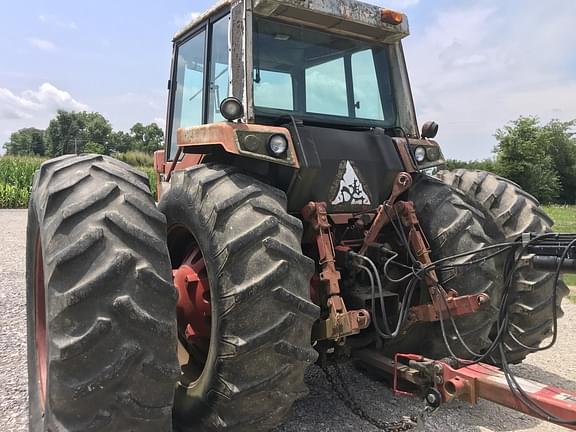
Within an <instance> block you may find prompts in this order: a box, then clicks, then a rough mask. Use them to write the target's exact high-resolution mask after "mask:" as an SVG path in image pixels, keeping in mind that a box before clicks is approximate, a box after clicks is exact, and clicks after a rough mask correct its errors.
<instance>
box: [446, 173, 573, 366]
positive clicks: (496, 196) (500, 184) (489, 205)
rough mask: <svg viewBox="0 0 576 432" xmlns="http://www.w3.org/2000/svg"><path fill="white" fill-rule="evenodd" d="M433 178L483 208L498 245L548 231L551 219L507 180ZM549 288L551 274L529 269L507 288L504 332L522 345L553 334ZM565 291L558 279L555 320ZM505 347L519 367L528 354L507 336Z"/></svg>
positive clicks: (482, 175) (484, 175) (523, 269)
mask: <svg viewBox="0 0 576 432" xmlns="http://www.w3.org/2000/svg"><path fill="white" fill-rule="evenodd" d="M437 177H438V178H439V179H440V180H442V181H443V182H444V183H446V184H448V185H450V186H452V187H454V188H456V189H458V190H459V191H461V192H462V193H464V194H465V195H466V197H467V198H468V199H469V200H471V201H472V202H473V203H474V205H475V206H476V207H478V208H479V209H482V210H483V212H484V213H485V215H486V217H487V218H488V219H489V220H490V221H491V223H490V224H487V225H486V229H487V230H490V232H491V234H492V235H493V236H494V237H495V238H496V239H498V241H516V240H517V239H518V238H519V237H520V236H521V235H522V233H524V232H533V233H536V234H544V233H547V232H551V231H552V225H553V224H554V221H552V219H550V218H549V217H548V215H546V213H544V211H543V210H542V209H541V208H540V204H539V203H538V201H537V200H536V198H534V197H533V196H532V195H530V194H528V193H527V192H525V191H523V190H522V189H521V188H520V187H519V186H518V185H517V184H515V183H513V182H511V181H510V180H507V179H505V178H502V177H499V176H497V175H494V174H491V173H489V172H486V171H476V170H465V169H458V170H455V171H440V172H439V173H438V174H437ZM553 289H554V275H553V274H552V273H546V272H539V271H536V270H533V269H532V268H531V267H530V266H529V265H524V266H523V267H520V268H519V269H518V272H517V275H516V278H515V279H514V283H513V285H512V290H513V291H512V292H513V293H514V295H515V301H514V304H512V305H511V306H510V309H509V320H510V327H509V328H510V330H511V331H512V332H513V333H514V336H515V337H516V338H518V339H519V340H520V341H521V342H522V343H523V344H524V345H526V346H531V347H537V346H539V345H540V344H541V343H542V341H544V339H546V338H547V337H549V336H550V335H551V333H552V306H551V304H550V299H551V298H552V292H553ZM569 292H570V290H569V289H568V287H567V286H566V284H565V283H564V282H563V281H558V292H557V303H556V308H557V313H558V317H561V316H563V315H564V312H563V311H562V308H561V303H562V299H563V298H564V297H565V296H567V295H568V294H569ZM505 349H506V358H507V360H508V361H509V362H510V363H521V362H522V360H524V359H525V358H526V356H527V355H528V354H530V352H531V351H530V350H527V349H525V348H523V347H522V346H520V345H518V344H517V343H516V342H515V341H514V340H513V339H512V338H510V337H508V338H506V340H505ZM496 362H499V361H498V360H497V361H496Z"/></svg>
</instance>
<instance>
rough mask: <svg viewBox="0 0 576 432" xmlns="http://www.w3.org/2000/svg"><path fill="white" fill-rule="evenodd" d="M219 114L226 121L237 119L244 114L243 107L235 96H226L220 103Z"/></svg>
mask: <svg viewBox="0 0 576 432" xmlns="http://www.w3.org/2000/svg"><path fill="white" fill-rule="evenodd" d="M220 114H222V117H224V118H225V119H226V120H228V121H234V120H238V119H239V118H241V117H242V116H243V115H244V107H243V106H242V102H240V101H239V100H238V99H237V98H235V97H227V98H226V99H224V100H223V101H222V102H221V103H220Z"/></svg>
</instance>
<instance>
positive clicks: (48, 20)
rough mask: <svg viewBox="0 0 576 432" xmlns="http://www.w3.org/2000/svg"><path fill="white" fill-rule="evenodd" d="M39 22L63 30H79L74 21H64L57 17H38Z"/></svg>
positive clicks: (48, 15)
mask: <svg viewBox="0 0 576 432" xmlns="http://www.w3.org/2000/svg"><path fill="white" fill-rule="evenodd" d="M38 21H40V22H42V23H44V24H48V25H51V26H53V27H58V28H61V29H66V30H78V25H77V24H76V23H75V22H74V21H72V20H67V19H63V18H60V17H58V16H56V15H50V14H47V15H44V14H42V15H38Z"/></svg>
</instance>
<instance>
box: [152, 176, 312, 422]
mask: <svg viewBox="0 0 576 432" xmlns="http://www.w3.org/2000/svg"><path fill="white" fill-rule="evenodd" d="M159 208H160V210H161V211H162V212H163V213H164V214H165V215H166V219H167V222H168V247H169V250H170V254H171V259H172V267H173V269H178V268H182V267H181V265H183V262H184V261H183V260H185V258H184V257H185V256H186V253H187V252H186V251H187V249H189V248H190V247H193V248H199V250H200V252H201V253H202V255H203V260H204V265H205V268H206V271H207V276H208V282H209V286H210V289H209V291H210V296H209V298H210V301H211V305H212V306H211V332H210V333H209V334H210V340H209V343H208V345H209V349H208V352H207V353H205V354H204V355H205V357H203V358H202V359H201V360H202V361H201V362H199V365H200V367H196V366H195V367H191V365H190V362H191V361H194V362H198V360H197V359H194V360H190V359H192V357H194V356H196V357H198V355H197V354H198V350H195V349H194V347H190V340H191V339H188V338H187V336H186V331H185V330H186V327H187V323H186V322H179V324H178V326H179V335H180V340H181V342H182V345H183V346H187V350H188V352H191V351H190V350H192V355H191V357H190V359H186V360H185V362H186V364H185V365H184V367H183V370H184V371H187V370H194V371H196V372H195V374H194V375H191V376H190V377H188V376H187V374H186V372H185V373H184V376H183V379H182V380H181V383H180V384H179V386H178V389H177V392H176V400H175V410H174V413H175V422H176V427H177V428H178V430H179V431H267V430H270V429H272V428H274V427H275V426H277V425H279V424H280V423H282V422H283V420H284V419H285V418H286V416H287V415H288V413H289V410H290V408H291V406H292V404H293V402H294V401H295V400H296V399H298V398H301V397H302V396H304V395H306V394H307V388H306V385H305V384H304V371H305V370H306V368H307V367H308V366H309V365H310V364H312V363H314V362H315V361H316V358H317V353H316V351H315V350H314V349H313V348H312V346H311V328H312V324H313V323H314V321H315V320H316V319H317V318H318V317H319V308H318V307H317V306H316V305H314V304H313V303H312V302H311V301H310V278H311V276H312V273H313V271H314V262H313V261H312V260H311V259H309V258H307V257H306V256H304V255H303V254H302V252H301V246H300V243H301V236H302V223H301V222H300V221H299V220H298V219H297V218H294V217H292V216H290V215H289V214H288V213H287V212H286V196H285V194H284V193H283V192H281V191H279V190H278V189H275V188H273V187H271V186H269V185H266V184H264V183H261V182H259V181H257V180H255V179H254V178H252V177H250V176H248V175H244V174H241V173H239V172H237V171H236V170H234V169H232V168H230V167H224V166H221V165H198V166H194V167H192V168H189V169H187V170H185V171H177V172H175V173H174V175H173V176H172V181H171V186H170V189H169V190H168V191H166V192H165V193H164V194H163V195H162V198H161V200H160V204H159ZM188 334H189V333H188ZM195 334H196V333H195ZM188 337H189V336H188ZM204 346H205V345H204ZM198 370H201V372H198Z"/></svg>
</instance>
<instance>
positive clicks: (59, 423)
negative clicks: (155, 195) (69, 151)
mask: <svg viewBox="0 0 576 432" xmlns="http://www.w3.org/2000/svg"><path fill="white" fill-rule="evenodd" d="M165 231H166V228H165V219H164V216H163V215H162V214H161V213H160V212H158V210H157V209H156V207H155V205H154V201H153V200H152V197H151V196H150V192H149V188H148V180H147V178H146V177H145V176H143V175H142V174H140V173H139V172H138V171H136V170H134V169H133V168H131V167H129V166H128V165H126V164H124V163H122V162H119V161H116V160H114V159H112V158H108V157H106V156H100V155H84V156H70V155H68V156H63V157H60V158H57V159H53V160H50V161H47V162H45V163H44V164H43V165H42V167H41V168H40V169H39V171H38V172H37V173H36V176H35V179H34V184H33V187H32V194H31V200H30V204H29V210H28V229H27V258H26V259H27V266H26V286H27V314H28V385H29V397H30V403H29V409H30V430H31V431H34V432H46V431H51V432H72V431H86V432H88V431H91V432H92V431H94V432H95V431H106V432H111V431H114V432H116V431H118V432H119V431H132V430H138V431H144V432H159V431H161V432H170V431H171V412H172V403H173V397H174V389H175V381H176V378H177V377H178V376H179V369H178V363H177V360H176V319H175V303H176V293H175V291H174V288H173V287H172V285H171V283H170V263H169V259H168V251H167V248H166V243H165ZM151 389H153V390H152V391H151Z"/></svg>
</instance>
